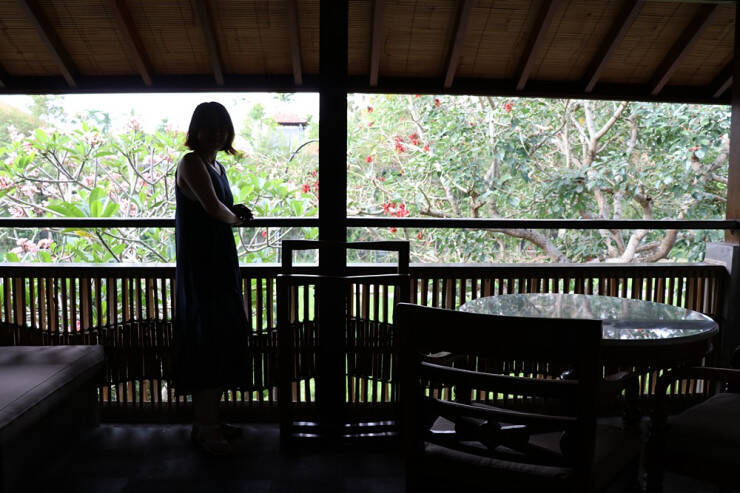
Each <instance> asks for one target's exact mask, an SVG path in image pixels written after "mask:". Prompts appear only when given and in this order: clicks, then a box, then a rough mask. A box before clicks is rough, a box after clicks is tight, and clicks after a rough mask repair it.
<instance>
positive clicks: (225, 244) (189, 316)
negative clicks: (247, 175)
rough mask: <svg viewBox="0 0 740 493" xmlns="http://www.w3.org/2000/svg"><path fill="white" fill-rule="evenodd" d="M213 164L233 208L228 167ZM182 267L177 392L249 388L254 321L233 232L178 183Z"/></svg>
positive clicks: (220, 191)
mask: <svg viewBox="0 0 740 493" xmlns="http://www.w3.org/2000/svg"><path fill="white" fill-rule="evenodd" d="M218 166H219V168H220V169H221V174H218V173H217V172H216V170H215V169H214V168H213V167H212V166H208V165H207V166H206V168H208V174H209V175H210V177H211V182H212V183H213V188H214V190H215V191H216V196H217V197H218V199H219V200H220V201H221V202H223V203H224V204H225V205H226V206H228V207H231V206H232V205H233V203H234V197H233V196H232V194H231V189H230V187H229V181H228V179H227V178H226V170H225V169H224V167H223V166H222V165H221V164H220V163H218ZM175 200H176V207H177V209H176V212H175V239H176V248H177V268H176V278H175V290H176V309H175V322H174V368H173V369H174V372H175V375H174V385H175V390H176V392H177V394H184V393H189V392H192V391H195V390H202V389H208V388H216V387H224V386H228V387H230V388H242V389H244V388H246V387H247V386H248V383H249V381H250V376H251V368H250V358H249V354H248V349H247V336H248V332H249V323H248V321H247V317H246V313H245V311H244V304H243V301H242V300H243V298H242V289H241V275H240V273H239V262H238V258H237V253H236V244H235V242H234V234H233V231H232V227H231V225H229V224H226V223H223V222H220V221H218V220H216V219H213V218H212V217H210V216H209V215H208V214H207V213H206V211H205V209H204V208H203V206H202V205H201V204H200V202H198V201H197V200H191V199H189V198H188V197H186V196H185V194H184V193H182V191H181V190H180V188H179V187H178V186H177V175H175Z"/></svg>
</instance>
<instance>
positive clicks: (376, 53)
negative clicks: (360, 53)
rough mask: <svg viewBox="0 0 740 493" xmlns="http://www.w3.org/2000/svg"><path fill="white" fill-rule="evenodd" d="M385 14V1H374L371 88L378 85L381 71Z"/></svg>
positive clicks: (371, 42)
mask: <svg viewBox="0 0 740 493" xmlns="http://www.w3.org/2000/svg"><path fill="white" fill-rule="evenodd" d="M384 14H385V0H374V1H373V31H372V32H373V34H372V36H373V38H372V40H371V41H370V87H375V86H377V85H378V72H379V70H380V52H381V50H382V49H383V34H384V33H385V26H384V25H383V21H384V17H383V16H384Z"/></svg>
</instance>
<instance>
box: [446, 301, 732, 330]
mask: <svg viewBox="0 0 740 493" xmlns="http://www.w3.org/2000/svg"><path fill="white" fill-rule="evenodd" d="M460 311H463V312H469V313H483V314H488V315H504V316H510V317H511V316H515V317H535V318H566V319H567V318H575V319H589V320H601V321H602V323H603V339H604V340H605V342H606V341H617V340H619V341H625V342H626V341H630V340H632V341H646V342H647V341H655V342H658V341H664V342H669V341H671V340H674V341H675V340H678V339H680V340H682V341H685V340H687V339H706V338H708V337H710V336H712V335H714V334H715V333H716V332H717V330H718V329H717V323H716V322H715V321H714V320H712V319H711V318H710V317H708V316H706V315H704V314H702V313H699V312H695V311H692V310H687V309H685V308H680V307H677V306H671V305H666V304H664V303H654V302H652V301H642V300H630V299H625V298H615V297H612V296H597V295H589V294H535V293H532V294H503V295H498V296H487V297H484V298H478V299H475V300H472V301H469V302H467V303H465V304H464V305H462V306H461V307H460Z"/></svg>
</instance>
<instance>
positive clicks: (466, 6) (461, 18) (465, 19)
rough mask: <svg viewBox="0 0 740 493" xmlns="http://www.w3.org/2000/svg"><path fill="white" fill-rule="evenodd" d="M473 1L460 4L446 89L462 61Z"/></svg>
mask: <svg viewBox="0 0 740 493" xmlns="http://www.w3.org/2000/svg"><path fill="white" fill-rule="evenodd" d="M473 1H474V0H462V2H461V4H460V10H459V13H458V16H457V24H456V25H455V35H454V36H453V38H452V47H451V48H450V56H449V58H448V59H447V72H446V75H445V82H444V87H445V89H447V88H450V87H452V81H453V80H454V79H455V72H456V71H457V66H458V64H459V63H460V54H461V53H462V49H463V44H464V43H465V34H466V33H467V31H468V26H469V25H470V15H471V14H472V12H473Z"/></svg>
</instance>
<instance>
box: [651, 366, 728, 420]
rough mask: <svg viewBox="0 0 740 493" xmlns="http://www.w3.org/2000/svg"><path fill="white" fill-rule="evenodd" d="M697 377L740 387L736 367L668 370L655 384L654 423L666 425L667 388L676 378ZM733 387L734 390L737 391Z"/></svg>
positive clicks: (699, 367)
mask: <svg viewBox="0 0 740 493" xmlns="http://www.w3.org/2000/svg"><path fill="white" fill-rule="evenodd" d="M685 379H697V380H714V381H716V382H725V383H728V384H732V385H733V387H734V389H737V388H740V370H739V369H734V368H716V367H711V366H693V367H686V368H676V369H673V370H667V371H666V372H665V373H664V374H663V375H661V376H660V377H659V378H658V381H657V383H656V385H655V408H654V414H653V425H654V426H656V427H658V428H660V427H662V426H663V425H665V422H666V419H667V417H668V413H667V412H666V406H665V401H666V390H667V389H668V387H669V386H670V385H671V384H673V383H674V382H675V381H676V380H685ZM734 389H732V391H736V390H734Z"/></svg>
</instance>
